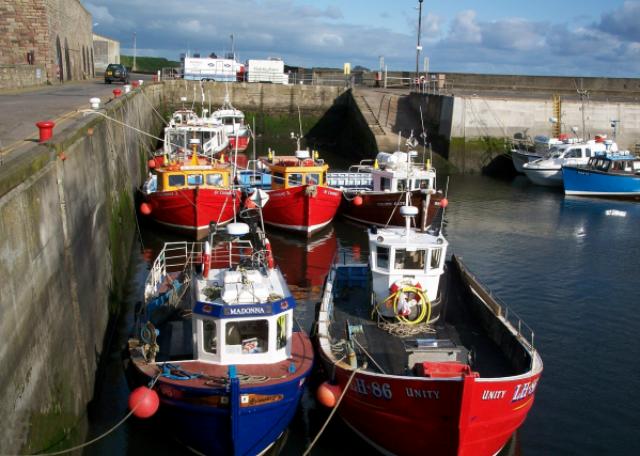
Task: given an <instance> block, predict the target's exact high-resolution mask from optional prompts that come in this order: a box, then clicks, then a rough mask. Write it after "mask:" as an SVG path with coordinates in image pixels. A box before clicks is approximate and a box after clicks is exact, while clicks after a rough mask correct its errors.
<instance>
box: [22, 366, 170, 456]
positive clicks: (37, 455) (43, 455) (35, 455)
mask: <svg viewBox="0 0 640 456" xmlns="http://www.w3.org/2000/svg"><path fill="white" fill-rule="evenodd" d="M161 376H162V373H159V374H158V375H156V376H155V377H154V378H153V380H152V381H151V383H150V384H149V388H153V387H154V385H155V384H156V382H157V381H158V379H159V378H160V377H161ZM139 405H140V402H138V403H137V404H136V406H135V407H134V408H133V409H131V410H130V411H129V413H127V414H126V415H125V416H124V418H122V419H121V420H120V421H118V422H117V423H116V424H115V425H113V426H112V427H111V428H109V429H107V430H106V431H105V432H103V433H102V434H100V435H99V436H97V437H95V438H93V439H91V440H89V441H88V442H84V443H81V444H80V445H76V446H74V447H71V448H67V449H66V450H60V451H54V452H53V453H33V454H31V455H30V456H56V455H59V454H67V453H71V452H73V451H77V450H80V449H82V448H85V447H88V446H89V445H92V444H94V443H96V442H97V441H98V440H102V439H104V438H105V437H106V436H108V435H109V434H111V433H112V432H113V431H115V430H116V429H118V428H119V427H120V426H122V425H123V424H124V422H125V421H127V420H128V419H129V418H130V417H131V415H133V414H134V412H135V411H136V410H137V409H138V406H139ZM14 456H21V455H14Z"/></svg>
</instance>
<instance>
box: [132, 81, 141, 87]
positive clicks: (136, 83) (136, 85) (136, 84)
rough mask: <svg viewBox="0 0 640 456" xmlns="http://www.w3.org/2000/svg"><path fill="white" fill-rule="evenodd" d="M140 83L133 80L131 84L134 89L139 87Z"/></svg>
mask: <svg viewBox="0 0 640 456" xmlns="http://www.w3.org/2000/svg"><path fill="white" fill-rule="evenodd" d="M139 85H140V84H138V81H133V82H132V83H131V86H132V87H133V88H134V89H137V88H138V86H139Z"/></svg>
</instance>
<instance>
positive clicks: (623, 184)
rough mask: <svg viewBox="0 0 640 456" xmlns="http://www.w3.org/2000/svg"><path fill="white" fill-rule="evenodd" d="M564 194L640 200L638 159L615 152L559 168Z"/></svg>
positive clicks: (627, 154) (639, 167)
mask: <svg viewBox="0 0 640 456" xmlns="http://www.w3.org/2000/svg"><path fill="white" fill-rule="evenodd" d="M562 176H563V182H564V192H565V194H567V195H585V196H612V197H640V157H636V156H633V155H630V154H629V153H615V154H609V155H599V156H596V157H592V158H591V159H590V160H589V162H588V163H587V164H586V165H583V166H569V165H565V166H564V167H563V168H562Z"/></svg>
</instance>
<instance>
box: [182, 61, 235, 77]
mask: <svg viewBox="0 0 640 456" xmlns="http://www.w3.org/2000/svg"><path fill="white" fill-rule="evenodd" d="M243 72H244V65H243V64H241V63H238V62H236V61H235V60H233V59H214V58H201V57H186V58H185V59H184V79H189V80H192V81H228V82H234V81H237V80H238V76H239V75H240V76H241V77H242V73H243Z"/></svg>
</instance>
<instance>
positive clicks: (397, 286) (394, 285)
mask: <svg viewBox="0 0 640 456" xmlns="http://www.w3.org/2000/svg"><path fill="white" fill-rule="evenodd" d="M406 286H410V287H416V288H420V289H421V290H422V285H420V282H416V283H411V282H408V283H402V282H400V281H395V282H393V283H392V284H391V287H389V291H390V292H391V294H394V293H396V292H397V291H398V290H399V289H400V288H404V287H406Z"/></svg>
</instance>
